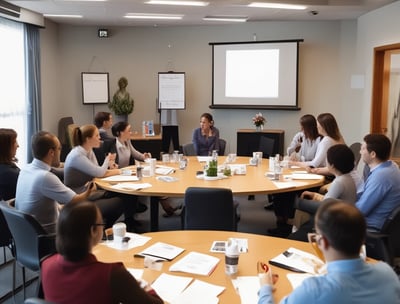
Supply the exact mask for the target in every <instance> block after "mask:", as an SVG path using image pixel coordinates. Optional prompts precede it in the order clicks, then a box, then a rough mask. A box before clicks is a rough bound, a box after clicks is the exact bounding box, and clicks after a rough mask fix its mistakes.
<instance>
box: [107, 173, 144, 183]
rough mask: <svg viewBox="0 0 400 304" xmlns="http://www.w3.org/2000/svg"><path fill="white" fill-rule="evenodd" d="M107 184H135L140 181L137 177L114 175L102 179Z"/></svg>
mask: <svg viewBox="0 0 400 304" xmlns="http://www.w3.org/2000/svg"><path fill="white" fill-rule="evenodd" d="M101 180H103V181H105V182H135V181H138V180H139V179H138V178H137V176H135V175H113V176H108V177H105V178H102V179H101Z"/></svg>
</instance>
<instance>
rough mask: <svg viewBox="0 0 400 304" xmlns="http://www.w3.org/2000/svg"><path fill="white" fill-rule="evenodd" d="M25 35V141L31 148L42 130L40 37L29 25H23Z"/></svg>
mask: <svg viewBox="0 0 400 304" xmlns="http://www.w3.org/2000/svg"><path fill="white" fill-rule="evenodd" d="M24 29H25V31H24V34H25V69H26V74H25V75H26V76H25V77H26V78H25V85H26V102H27V119H26V121H27V133H26V134H27V139H28V145H27V146H28V147H30V146H31V137H32V135H33V134H35V133H36V132H38V131H39V130H41V128H42V117H41V116H42V107H41V95H40V88H41V84H40V36H39V28H38V27H36V26H33V25H30V24H25V25H24ZM32 159H33V157H32V151H31V149H27V160H28V162H31V161H32Z"/></svg>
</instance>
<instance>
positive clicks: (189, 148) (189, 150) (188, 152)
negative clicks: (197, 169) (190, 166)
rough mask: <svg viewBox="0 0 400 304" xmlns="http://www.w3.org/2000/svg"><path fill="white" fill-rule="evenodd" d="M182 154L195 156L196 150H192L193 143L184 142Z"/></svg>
mask: <svg viewBox="0 0 400 304" xmlns="http://www.w3.org/2000/svg"><path fill="white" fill-rule="evenodd" d="M182 152H183V155H186V156H196V151H195V150H194V145H193V143H188V144H184V145H183V146H182Z"/></svg>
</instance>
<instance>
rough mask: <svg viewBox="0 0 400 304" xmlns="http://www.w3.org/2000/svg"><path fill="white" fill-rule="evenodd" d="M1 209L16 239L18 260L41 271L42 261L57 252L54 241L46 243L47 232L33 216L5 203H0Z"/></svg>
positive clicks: (31, 268) (32, 268) (34, 269)
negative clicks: (44, 257)
mask: <svg viewBox="0 0 400 304" xmlns="http://www.w3.org/2000/svg"><path fill="white" fill-rule="evenodd" d="M0 208H1V211H2V212H3V214H4V217H5V219H6V221H7V224H8V227H9V229H10V231H11V235H12V237H13V239H14V246H15V258H16V260H17V261H18V263H20V264H21V265H23V266H24V267H27V268H29V269H30V270H32V271H39V269H40V259H41V258H42V257H43V256H45V255H47V254H49V253H51V252H54V251H55V250H54V247H55V246H54V239H53V243H51V242H50V243H47V242H46V241H47V239H46V240H45V238H46V236H47V233H46V231H45V230H44V229H43V227H42V226H41V225H40V224H39V222H38V221H37V220H36V219H35V218H34V217H33V216H32V215H30V214H28V213H25V212H22V211H18V210H16V209H15V208H12V207H10V206H9V205H8V204H7V203H6V202H4V201H2V202H0Z"/></svg>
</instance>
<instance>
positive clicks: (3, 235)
mask: <svg viewBox="0 0 400 304" xmlns="http://www.w3.org/2000/svg"><path fill="white" fill-rule="evenodd" d="M0 231H1V232H0V247H3V256H4V257H3V264H5V263H6V262H7V260H6V248H8V249H10V251H11V253H12V254H14V252H13V246H12V245H13V241H12V235H11V232H10V229H8V225H7V222H6V219H5V218H4V215H3V212H1V210H0Z"/></svg>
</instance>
